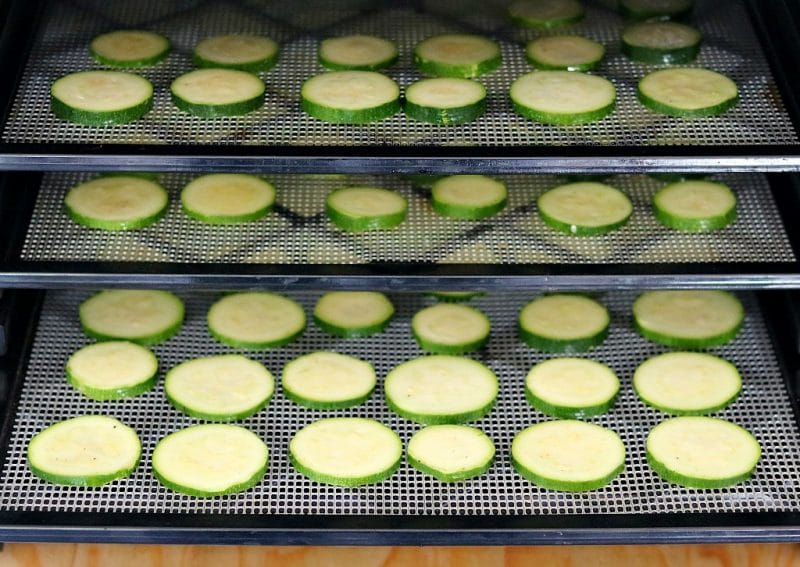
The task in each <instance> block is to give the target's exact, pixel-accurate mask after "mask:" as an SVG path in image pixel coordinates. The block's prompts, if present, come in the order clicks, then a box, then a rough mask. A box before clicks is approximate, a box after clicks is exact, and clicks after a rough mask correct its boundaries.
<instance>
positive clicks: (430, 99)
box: [405, 77, 486, 126]
mask: <svg viewBox="0 0 800 567" xmlns="http://www.w3.org/2000/svg"><path fill="white" fill-rule="evenodd" d="M485 111H486V89H485V88H484V87H483V85H482V84H480V83H476V82H475V81H471V80H469V79H459V78H455V77H438V78H433V79H422V80H421V81H417V82H416V83H413V84H411V85H409V86H408V88H406V103H405V112H406V116H408V117H410V118H413V119H414V120H419V121H420V122H429V123H431V124H442V125H445V126H450V125H454V124H464V123H466V122H472V121H473V120H476V119H478V118H479V117H480V116H482V115H483V113H484V112H485Z"/></svg>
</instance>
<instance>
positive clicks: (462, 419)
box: [386, 396, 497, 425]
mask: <svg viewBox="0 0 800 567" xmlns="http://www.w3.org/2000/svg"><path fill="white" fill-rule="evenodd" d="M496 401H497V397H496V396H495V399H493V400H492V401H491V402H489V403H487V404H486V405H484V406H483V407H480V408H477V409H474V410H472V411H466V412H462V413H451V414H428V413H417V412H410V411H406V410H404V409H402V408H400V407H398V406H397V405H396V404H395V403H394V402H393V401H392V400H391V399H390V398H389V397H388V396H387V397H386V405H387V406H389V409H391V410H392V411H393V412H395V413H396V414H397V415H399V416H400V417H404V418H406V419H408V420H411V421H414V422H416V423H421V424H423V425H457V424H460V423H467V422H469V421H477V420H479V419H481V418H482V417H484V416H485V415H486V414H488V413H489V412H490V411H492V408H493V407H494V405H495V402H496Z"/></svg>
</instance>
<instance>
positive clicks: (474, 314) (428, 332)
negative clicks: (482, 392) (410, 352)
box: [411, 303, 491, 354]
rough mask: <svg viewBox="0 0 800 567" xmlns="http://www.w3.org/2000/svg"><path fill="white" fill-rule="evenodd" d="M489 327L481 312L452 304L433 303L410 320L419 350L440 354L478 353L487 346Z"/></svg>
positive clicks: (487, 320) (466, 306)
mask: <svg viewBox="0 0 800 567" xmlns="http://www.w3.org/2000/svg"><path fill="white" fill-rule="evenodd" d="M490 327H491V324H490V323H489V318H488V317H487V316H486V315H484V314H483V313H482V312H481V311H478V310H477V309H475V308H474V307H469V306H468V305H459V304H456V303H437V304H436V305H432V306H431V307H426V308H425V309H423V310H421V311H418V312H417V313H416V314H415V315H414V317H413V318H412V319H411V332H412V333H413V334H414V339H416V341H417V343H418V344H419V346H420V348H422V350H425V351H427V352H435V353H441V354H461V353H464V352H471V351H474V350H480V349H482V348H483V347H484V346H486V343H487V342H489V330H490Z"/></svg>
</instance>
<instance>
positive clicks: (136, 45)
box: [89, 30, 172, 67]
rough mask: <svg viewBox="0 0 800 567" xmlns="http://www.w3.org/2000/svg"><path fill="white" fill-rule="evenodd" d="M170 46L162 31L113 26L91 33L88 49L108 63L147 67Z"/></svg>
mask: <svg viewBox="0 0 800 567" xmlns="http://www.w3.org/2000/svg"><path fill="white" fill-rule="evenodd" d="M171 49H172V46H171V45H170V42H169V40H168V39H167V38H166V37H164V36H163V35H160V34H157V33H155V32H151V31H145V30H117V31H112V32H108V33H104V34H100V35H98V36H95V38H94V39H93V40H92V42H91V43H90V44H89V53H91V55H92V57H94V59H95V61H97V62H98V63H101V64H103V65H109V66H111V67H150V66H152V65H155V64H156V63H160V62H161V61H163V60H164V59H166V58H167V55H169V52H170V50H171Z"/></svg>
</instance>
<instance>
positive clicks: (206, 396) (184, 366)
mask: <svg viewBox="0 0 800 567" xmlns="http://www.w3.org/2000/svg"><path fill="white" fill-rule="evenodd" d="M274 390H275V380H274V378H273V377H272V374H271V373H270V371H269V370H267V369H266V368H264V365H263V364H261V363H260V362H257V361H255V360H250V359H249V358H245V357H244V356H241V355H238V354H223V355H218V356H208V357H203V358H194V359H192V360H187V361H185V362H181V363H180V364H178V365H177V366H174V367H173V368H172V369H171V370H170V371H169V372H167V375H166V377H165V378H164V394H165V395H166V396H167V400H169V403H171V404H172V405H173V406H174V407H175V409H177V410H178V411H180V412H183V413H185V414H186V415H188V416H189V417H196V418H198V419H205V420H208V421H239V420H241V419H247V418H248V417H250V416H251V415H254V414H256V413H258V412H259V411H261V410H262V409H264V408H265V407H266V406H267V404H269V401H270V399H271V398H272V393H273V391H274Z"/></svg>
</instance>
